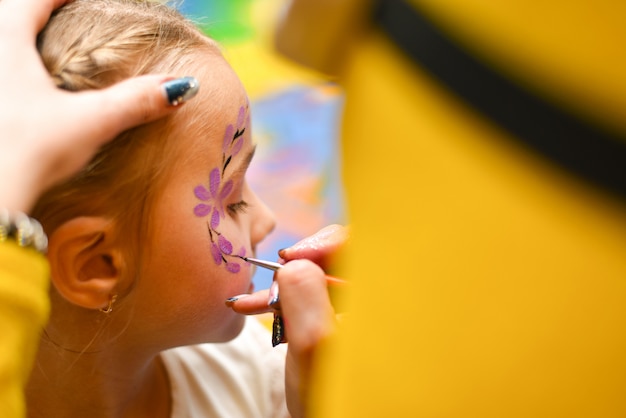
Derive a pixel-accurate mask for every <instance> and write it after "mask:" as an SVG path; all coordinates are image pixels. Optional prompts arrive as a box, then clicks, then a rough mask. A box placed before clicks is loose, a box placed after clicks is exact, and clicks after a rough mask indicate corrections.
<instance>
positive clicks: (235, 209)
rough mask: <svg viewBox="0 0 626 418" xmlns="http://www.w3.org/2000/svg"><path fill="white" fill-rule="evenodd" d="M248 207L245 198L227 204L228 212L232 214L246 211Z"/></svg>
mask: <svg viewBox="0 0 626 418" xmlns="http://www.w3.org/2000/svg"><path fill="white" fill-rule="evenodd" d="M247 208H248V203H247V202H246V201H244V200H242V201H240V202H237V203H231V204H230V205H228V206H227V209H228V212H229V213H230V214H232V215H236V214H238V213H242V212H245V211H246V209H247Z"/></svg>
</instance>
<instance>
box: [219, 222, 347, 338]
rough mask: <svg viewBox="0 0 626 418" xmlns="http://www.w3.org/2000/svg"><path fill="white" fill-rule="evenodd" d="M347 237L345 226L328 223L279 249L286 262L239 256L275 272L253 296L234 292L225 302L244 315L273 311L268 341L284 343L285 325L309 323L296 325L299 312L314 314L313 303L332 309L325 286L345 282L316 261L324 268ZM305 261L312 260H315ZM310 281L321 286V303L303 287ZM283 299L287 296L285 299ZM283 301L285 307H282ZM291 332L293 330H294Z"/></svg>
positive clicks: (308, 323)
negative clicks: (328, 273)
mask: <svg viewBox="0 0 626 418" xmlns="http://www.w3.org/2000/svg"><path fill="white" fill-rule="evenodd" d="M347 239H348V233H347V229H346V228H345V227H342V226H339V225H331V226H328V227H326V228H324V229H322V230H320V231H319V232H318V233H316V234H314V235H312V236H311V237H308V238H305V239H304V240H302V241H300V242H298V243H297V244H295V245H293V246H292V247H290V248H288V249H284V250H281V251H280V252H279V254H280V256H281V258H282V259H283V261H286V262H287V264H281V263H276V262H270V261H264V260H258V259H254V258H250V257H240V258H242V259H244V260H245V261H247V262H249V263H251V264H254V265H257V266H260V267H262V268H268V269H270V270H273V271H275V272H276V274H275V276H274V282H273V284H272V286H271V287H270V289H269V290H264V291H261V292H256V293H255V294H253V295H238V296H235V297H233V298H230V299H228V300H227V301H226V304H227V305H228V306H230V307H232V308H233V309H234V310H235V311H237V312H239V313H243V314H248V315H250V314H259V313H264V312H268V311H273V312H274V324H273V335H272V344H273V345H277V344H279V343H281V342H284V341H285V332H286V329H287V328H296V327H297V328H298V331H297V332H300V331H303V330H306V329H307V326H308V325H310V322H306V323H303V324H300V323H299V321H298V318H299V317H300V316H299V315H300V314H302V318H303V319H305V318H306V316H307V315H305V314H308V315H312V314H314V313H315V310H316V309H318V305H316V303H317V302H322V303H321V304H320V305H319V306H323V307H324V308H323V309H325V307H326V305H328V306H330V308H331V309H333V307H332V304H331V303H330V299H329V295H328V290H327V287H328V289H329V290H330V291H331V292H332V291H333V289H337V288H341V287H345V286H344V285H345V284H346V282H345V281H344V280H341V279H337V278H335V277H332V276H329V275H326V274H324V273H323V271H322V270H321V269H320V267H319V266H318V265H317V264H319V265H321V266H322V267H324V266H325V265H326V261H327V260H328V258H329V257H331V256H332V254H334V253H336V252H337V251H338V250H339V249H340V248H341V247H342V246H343V245H344V244H345V242H346V241H347ZM300 259H307V260H306V262H305V260H300ZM309 260H313V261H314V262H315V263H313V262H311V261H309ZM309 281H310V282H309ZM279 282H283V283H282V284H281V285H280V287H281V293H280V297H279V294H278V288H279V284H278V283H279ZM314 282H319V283H317V284H316V285H319V286H321V287H322V288H323V292H322V299H324V298H325V299H326V301H325V303H324V301H322V300H315V299H312V295H313V294H314V290H312V289H308V288H307V286H310V285H312V283H314ZM298 289H299V290H298ZM317 290H319V289H318V288H315V291H317ZM291 295H293V296H291ZM286 298H289V299H288V300H286ZM310 301H311V302H314V303H312V304H311V306H310V307H309V311H308V312H305V310H304V307H305V306H306V305H307V302H310ZM286 303H287V306H285V304H286ZM290 305H293V306H294V314H295V317H291V315H290V313H289V311H290V309H289V306H290ZM285 318H286V320H287V322H288V323H287V324H286V323H285ZM320 318H324V315H321V316H320ZM291 332H292V333H293V332H294V331H291ZM289 338H290V341H293V338H292V336H290V337H289Z"/></svg>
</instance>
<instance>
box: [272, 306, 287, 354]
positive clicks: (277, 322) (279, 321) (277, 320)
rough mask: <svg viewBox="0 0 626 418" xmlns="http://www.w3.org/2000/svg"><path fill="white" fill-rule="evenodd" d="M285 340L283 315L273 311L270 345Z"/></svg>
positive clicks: (273, 345)
mask: <svg viewBox="0 0 626 418" xmlns="http://www.w3.org/2000/svg"><path fill="white" fill-rule="evenodd" d="M285 342H287V336H286V335H285V322H284V320H283V317H282V316H280V315H279V314H277V313H274V322H273V323H272V347H276V346H277V345H278V344H281V343H285Z"/></svg>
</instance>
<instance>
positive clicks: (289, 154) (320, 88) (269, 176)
mask: <svg viewBox="0 0 626 418" xmlns="http://www.w3.org/2000/svg"><path fill="white" fill-rule="evenodd" d="M287 2H288V1H287V0H184V1H182V2H179V3H178V7H179V10H180V11H181V12H182V13H184V14H185V15H187V16H188V17H190V18H191V19H193V20H194V21H195V22H196V23H197V24H198V26H199V27H200V28H202V30H203V31H204V32H205V33H207V34H208V35H209V36H211V37H213V38H214V39H215V40H217V41H218V42H220V43H221V44H222V46H223V50H224V55H225V56H226V59H227V60H228V61H229V62H230V64H231V65H232V66H233V68H234V69H235V71H236V72H237V73H238V74H239V76H240V78H241V80H242V82H243V83H244V85H245V86H246V89H247V90H248V94H249V95H250V102H251V107H252V134H253V136H254V138H255V140H256V142H257V143H258V147H257V153H256V156H255V159H254V161H253V163H252V165H251V167H250V171H249V173H248V181H249V182H250V184H251V187H252V188H253V189H254V190H255V191H256V192H257V193H258V194H259V196H260V197H261V198H262V199H263V200H264V201H265V202H266V203H267V204H268V206H269V207H270V208H272V210H273V211H274V213H275V215H276V218H277V228H276V230H275V231H274V232H273V233H272V234H271V235H270V236H269V237H268V238H267V239H266V240H265V241H264V242H263V243H262V244H261V245H260V246H259V248H258V253H257V256H258V257H259V258H264V259H267V260H272V261H274V260H276V259H277V257H278V256H277V251H278V250H279V249H281V248H285V247H288V246H290V245H292V244H294V243H295V242H297V241H298V240H300V239H302V238H304V237H305V236H307V235H310V234H312V233H314V232H315V231H317V230H318V229H320V228H322V227H323V226H325V225H327V224H330V223H342V224H345V223H346V220H345V218H344V204H343V195H342V189H341V177H340V167H339V149H340V148H339V142H338V128H339V118H340V113H341V105H342V96H341V93H340V90H339V89H338V87H337V86H335V85H333V84H332V83H329V82H328V81H327V80H326V79H325V78H324V77H322V76H321V75H319V74H316V73H314V72H311V71H308V70H306V69H303V68H301V67H298V66H296V65H295V64H293V63H291V62H289V61H288V60H286V59H284V58H282V57H280V56H279V55H277V54H276V53H275V52H274V51H273V47H272V31H273V28H274V27H275V24H276V22H277V19H278V18H279V16H280V13H281V12H282V10H283V8H284V7H285V6H286V4H287ZM271 281H272V273H271V272H269V271H262V270H260V269H258V270H257V272H256V273H255V277H254V283H255V287H256V288H257V289H263V288H267V287H269V285H270V283H271Z"/></svg>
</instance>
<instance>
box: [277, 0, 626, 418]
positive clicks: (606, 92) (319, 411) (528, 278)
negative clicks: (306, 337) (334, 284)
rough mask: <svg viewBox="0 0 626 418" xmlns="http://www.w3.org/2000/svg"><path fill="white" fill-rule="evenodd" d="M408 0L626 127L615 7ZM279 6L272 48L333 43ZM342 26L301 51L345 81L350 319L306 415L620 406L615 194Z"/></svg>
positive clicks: (621, 268)
mask: <svg viewBox="0 0 626 418" xmlns="http://www.w3.org/2000/svg"><path fill="white" fill-rule="evenodd" d="M298 3H308V4H309V7H313V3H315V2H313V1H306V0H303V1H300V2H298V1H296V2H295V4H296V5H297V4H298ZM338 3H341V4H343V5H345V7H346V8H350V7H353V8H354V9H353V10H354V12H355V13H352V14H351V13H349V12H346V9H344V10H343V11H342V13H339V14H338V15H343V16H350V15H352V16H354V15H361V14H362V13H360V12H359V13H357V9H358V8H359V7H360V4H361V3H362V2H359V1H356V0H345V1H339V2H338ZM413 3H416V4H417V3H420V5H421V6H423V8H424V9H425V10H428V11H429V13H432V14H433V15H434V16H437V17H438V18H440V22H441V23H442V25H443V26H444V27H448V28H454V30H452V29H451V30H452V31H453V32H454V33H456V34H457V35H458V34H461V35H460V36H462V37H463V39H464V40H466V41H468V42H469V43H473V44H474V46H475V47H477V49H479V50H482V51H483V52H485V51H486V53H487V55H489V56H491V57H496V58H494V60H495V61H498V60H499V61H500V62H501V63H503V65H502V67H501V68H503V71H510V72H511V73H517V74H516V75H519V74H521V75H522V76H523V75H524V74H526V75H528V77H529V78H528V79H529V80H531V79H532V80H533V81H535V82H536V81H538V85H540V87H543V88H545V90H546V91H551V93H554V94H555V95H557V96H559V97H560V98H561V99H562V100H563V101H568V100H571V101H574V102H575V103H574V106H573V107H579V108H584V107H587V108H590V109H591V110H590V114H593V115H592V116H598V110H602V108H601V107H600V108H599V107H598V105H597V103H605V104H606V103H612V104H613V105H614V106H613V105H612V107H610V108H608V109H606V111H605V112H600V113H602V114H601V115H600V116H598V118H600V119H602V118H604V121H605V122H606V123H608V124H611V123H618V122H616V121H620V120H621V123H622V129H623V128H624V126H623V124H624V120H626V119H625V118H624V117H623V115H621V113H622V112H624V111H625V109H626V106H617V104H619V103H622V101H624V100H625V99H626V94H623V93H624V92H622V91H621V90H623V89H624V88H625V86H626V71H625V70H626V68H625V62H626V60H624V54H623V52H620V53H619V54H615V51H618V50H619V51H622V50H623V45H624V43H625V42H626V32H625V31H624V25H623V24H622V23H620V18H619V16H623V14H622V13H621V12H620V11H619V10H615V9H619V8H620V7H621V6H619V4H620V3H619V2H613V3H608V2H600V3H594V6H593V8H591V7H587V6H584V5H582V3H580V4H579V3H575V2H574V3H571V2H565V1H562V2H557V3H558V4H554V2H551V3H550V5H549V7H547V5H545V4H544V3H540V2H537V3H535V4H534V5H530V4H529V3H528V2H524V1H519V2H515V1H514V2H513V3H511V2H505V3H502V4H499V3H497V2H492V1H488V0H485V1H481V0H475V1H470V2H467V1H454V0H449V1H426V0H425V1H421V2H420V1H415V2H413ZM583 3H584V2H583ZM611 5H612V6H611ZM544 6H546V7H544ZM296 7H301V8H302V9H304V8H303V7H302V5H301V6H296ZM337 7H339V6H337ZM308 14H309V16H311V13H310V11H309V13H308ZM289 18H290V19H292V20H291V21H290V22H289V24H287V25H286V26H284V28H283V30H285V29H290V30H291V31H292V33H291V36H290V37H289V32H284V31H283V32H282V33H279V36H282V37H285V39H286V40H285V42H286V43H287V44H288V45H284V46H283V49H284V50H286V51H287V52H289V51H297V50H299V53H298V56H297V58H299V59H300V61H303V62H305V63H306V62H307V57H306V51H307V48H308V47H310V48H313V49H314V50H315V51H317V52H319V51H323V50H324V48H323V46H320V45H319V44H316V43H315V42H316V38H315V33H316V32H315V31H314V30H315V25H314V24H309V25H306V22H307V19H303V20H301V21H300V22H298V21H297V18H298V16H297V13H295V14H293V15H291V16H290V17H289ZM289 18H288V19H289ZM330 20H332V19H331V18H330V17H327V18H326V20H325V27H326V25H328V27H330V28H344V27H345V26H342V25H341V24H336V23H333V22H328V23H327V21H330ZM308 21H309V22H315V19H312V18H309V19H308ZM577 22H586V23H585V24H584V25H583V26H579V25H577V24H576V23H577ZM349 26H350V27H354V26H355V25H354V24H353V23H351V24H350V25H349ZM357 26H358V25H357ZM307 30H309V32H308V34H309V36H308V37H307V36H306V34H307ZM494 30H495V31H494ZM293 31H296V32H297V31H300V32H302V33H297V35H298V36H295V33H293ZM509 32H510V33H509ZM336 34H337V35H338V36H348V35H346V34H345V33H342V32H341V30H339V29H337V32H336ZM520 34H521V35H524V34H525V35H526V36H519V35H520ZM584 34H588V35H589V34H590V35H589V36H597V37H599V39H598V42H596V46H595V47H594V46H593V42H590V43H589V44H585V43H584V42H583V41H584V40H587V39H586V38H585V36H584ZM353 36H354V39H353V40H352V41H351V42H350V43H349V44H348V45H347V46H345V49H344V50H343V52H341V53H338V52H336V50H335V49H334V46H333V48H331V47H329V48H330V49H329V50H330V51H332V52H333V54H334V55H333V56H332V58H329V57H322V58H320V57H319V56H318V55H314V56H313V57H311V61H310V62H308V64H312V65H318V67H319V68H322V69H325V70H329V69H330V70H336V73H337V74H338V75H339V80H340V82H341V83H342V85H343V86H344V88H345V92H346V109H345V113H344V124H343V131H342V143H343V150H342V155H343V163H344V177H345V189H346V193H347V202H348V208H349V221H350V223H351V226H352V238H353V240H352V245H351V248H350V253H349V254H348V257H347V259H346V263H345V264H346V265H345V272H344V273H343V274H344V275H345V276H346V277H350V278H351V279H352V282H353V285H352V289H351V290H352V292H351V295H350V297H349V299H348V301H347V306H348V310H349V311H350V316H349V319H348V321H349V322H348V323H347V324H346V326H345V329H343V330H342V333H341V334H340V336H339V337H338V339H337V341H333V343H334V344H332V345H331V346H329V347H328V349H327V351H326V352H324V353H323V355H321V356H320V357H319V359H320V367H319V369H318V371H317V380H316V386H315V387H314V394H313V398H312V399H311V400H310V405H311V408H312V416H314V417H320V418H322V417H323V418H335V417H337V418H348V417H359V418H363V417H399V416H417V417H438V418H453V417H455V418H456V417H464V418H471V417H480V418H487V417H493V418H496V417H507V418H512V417H546V418H547V417H568V418H571V417H624V416H626V402H625V401H624V400H625V395H624V394H625V393H626V355H625V353H626V207H625V206H624V204H623V202H619V201H617V200H614V199H613V198H612V197H610V196H606V195H603V194H601V193H600V192H599V191H597V190H595V189H593V188H591V187H590V186H588V185H587V184H585V183H584V182H582V181H580V180H579V179H577V178H575V177H574V176H571V175H570V174H569V173H566V172H564V171H562V170H561V169H559V168H558V167H556V166H555V165H553V164H552V163H551V162H550V161H546V160H544V159H542V158H541V157H538V156H537V155H535V154H534V153H533V152H531V151H529V150H527V149H526V148H524V147H523V146H522V145H521V144H520V143H519V142H518V141H517V140H516V139H515V138H512V137H510V136H509V135H508V134H506V133H505V132H504V131H502V130H501V129H499V128H498V127H497V126H495V125H493V124H492V123H491V122H490V121H488V120H486V119H484V118H483V117H482V116H481V115H480V114H478V113H476V112H474V111H473V110H472V109H471V108H469V107H468V106H467V105H465V104H464V103H462V102H461V101H459V100H458V99H457V98H456V97H455V96H454V95H452V94H450V93H448V92H447V91H445V90H444V89H443V88H441V87H440V86H439V85H437V84H435V83H434V82H433V81H432V79H431V78H430V76H429V75H427V74H425V73H424V72H423V71H422V70H420V68H419V67H418V66H416V65H415V64H414V63H413V62H411V61H410V60H408V59H407V58H406V57H405V56H404V55H403V54H401V53H400V52H399V51H398V50H397V49H396V47H395V46H394V45H393V44H392V43H390V42H389V41H388V40H387V38H386V37H385V36H384V35H383V34H381V33H379V32H377V31H376V30H374V29H366V30H364V31H363V32H361V34H360V35H354V34H353ZM579 38H580V39H581V41H580V42H579V43H578V44H577V45H576V44H575V45H571V44H568V43H567V42H568V40H570V39H579ZM298 41H300V42H301V44H300V45H299V48H298V46H297V42H298ZM525 41H527V42H525ZM307 42H310V45H309V44H307ZM507 42H508V48H507ZM290 43H291V44H290ZM289 44H290V45H289ZM559 46H560V47H559ZM481 47H482V48H481ZM576 52H577V53H576ZM294 53H295V52H294ZM533 57H536V60H535V59H534V58H533ZM548 57H549V58H548ZM339 59H341V62H338V61H337V60H339ZM514 59H518V61H517V62H515V61H514ZM607 60H608V61H607ZM608 62H610V65H606V64H607V63H608ZM333 64H334V67H335V68H332V67H333ZM525 64H526V66H525ZM557 70H560V73H558V71H557ZM553 87H554V89H553V90H551V89H552V88H553ZM594 87H595V88H594ZM566 91H567V92H568V93H567V94H566V93H564V92H566ZM565 140H566V138H565Z"/></svg>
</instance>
